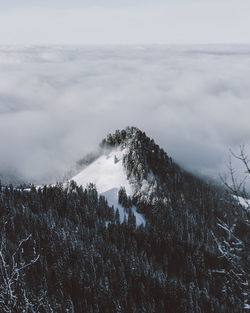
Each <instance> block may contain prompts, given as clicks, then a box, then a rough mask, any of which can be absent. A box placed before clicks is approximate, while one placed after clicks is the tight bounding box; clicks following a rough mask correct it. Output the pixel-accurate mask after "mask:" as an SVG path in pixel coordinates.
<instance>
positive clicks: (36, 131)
mask: <svg viewBox="0 0 250 313" xmlns="http://www.w3.org/2000/svg"><path fill="white" fill-rule="evenodd" d="M249 68H250V46H246V45H244V46H181V47H174V46H162V45H161V46H139V45H137V46H133V47H108V46H107V47H82V48H81V47H78V48H77V47H54V48H53V47H23V48H21V47H20V48H13V47H2V48H0V134H1V136H0V147H1V149H0V173H4V172H5V173H6V172H7V173H10V172H11V173H18V175H19V176H20V177H25V178H27V179H28V180H29V181H35V182H39V183H41V182H53V181H55V180H56V179H57V178H58V177H60V176H62V175H63V174H64V172H65V171H66V170H67V169H68V168H70V167H71V166H72V165H73V164H74V162H75V161H76V160H77V159H80V158H81V157H83V156H84V155H85V154H86V153H88V152H89V151H91V150H95V149H96V147H97V145H98V143H99V142H100V141H101V140H102V138H103V137H104V136H105V135H106V134H107V133H109V132H111V133H112V132H114V131H115V130H116V129H121V128H124V127H126V126H128V125H133V126H137V127H139V128H141V129H142V130H144V131H146V133H147V134H148V135H149V136H150V137H153V138H154V139H155V141H156V142H157V143H159V144H160V145H161V146H162V147H163V148H164V149H165V150H166V152H167V153H168V154H169V155H170V156H172V157H174V159H175V160H176V161H178V162H179V163H180V164H181V165H183V166H184V167H185V168H187V169H189V170H191V171H194V172H196V173H197V172H198V173H201V174H206V175H211V176H212V177H214V178H217V177H218V174H219V173H224V172H226V171H227V167H226V166H227V163H228V149H229V148H233V149H234V150H235V151H237V149H238V146H239V145H240V144H242V143H246V144H248V143H250V123H249V116H250V105H249V98H250V89H249V86H250V76H249Z"/></svg>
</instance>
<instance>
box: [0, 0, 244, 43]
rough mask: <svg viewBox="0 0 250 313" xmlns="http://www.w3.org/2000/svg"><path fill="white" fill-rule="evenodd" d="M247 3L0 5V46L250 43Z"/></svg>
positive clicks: (179, 0)
mask: <svg viewBox="0 0 250 313" xmlns="http://www.w3.org/2000/svg"><path fill="white" fill-rule="evenodd" d="M249 16H250V1H249V0H175V1H173V0H154V1H153V0H133V1H132V0H126V1H121V0H99V1H98V0H85V1H80V0H70V1H68V0H43V1H38V0H25V1H20V0H11V1H6V0H1V1H0V44H15V45H18V44H152V43H169V44H191V43H199V44H201V43H250V36H249V33H250V19H249Z"/></svg>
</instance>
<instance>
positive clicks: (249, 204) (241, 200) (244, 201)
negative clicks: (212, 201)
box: [234, 196, 250, 209]
mask: <svg viewBox="0 0 250 313" xmlns="http://www.w3.org/2000/svg"><path fill="white" fill-rule="evenodd" d="M234 198H235V199H237V200H238V201H239V203H240V204H241V205H242V206H243V207H245V208H246V209H249V207H250V199H245V198H242V197H239V196H238V197H237V196H234Z"/></svg>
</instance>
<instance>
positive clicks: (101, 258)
mask: <svg viewBox="0 0 250 313" xmlns="http://www.w3.org/2000/svg"><path fill="white" fill-rule="evenodd" d="M101 147H102V148H103V150H110V149H114V148H117V147H120V149H127V150H126V151H127V152H126V154H125V155H124V157H123V160H122V162H123V165H124V170H125V173H126V175H127V178H128V180H129V182H130V184H131V186H132V187H133V190H134V194H133V197H132V198H131V199H130V198H126V191H125V190H124V189H122V190H120V193H119V200H120V201H119V202H120V203H121V204H123V205H124V207H125V210H126V211H127V217H126V218H125V219H124V221H122V222H121V220H120V217H119V211H118V210H116V208H114V207H110V206H109V204H108V202H107V201H106V199H105V198H104V197H103V196H102V195H99V194H98V193H97V190H96V188H95V186H94V185H93V184H89V186H88V187H87V188H86V189H85V187H84V186H83V187H82V186H78V185H77V184H76V183H75V182H74V181H70V182H68V183H64V184H63V183H58V184H56V185H53V186H42V187H35V186H29V188H27V186H26V188H25V187H24V186H19V187H18V188H13V187H12V186H0V217H1V242H2V244H1V250H0V269H1V271H0V312H1V313H2V312H3V313H6V312H41V313H42V312H58V313H65V312H77V313H81V312H82V313H85V312H90V313H92V312H93V313H111V312H113V313H130V312H131V313H142V312H145V313H203V312H204V313H218V312H220V313H224V312H225V313H229V312H230V313H241V312H246V309H244V307H245V308H246V303H245V301H246V293H247V292H248V289H247V287H248V286H247V275H246V271H247V266H248V258H247V257H248V251H249V250H248V249H249V246H248V242H249V223H248V222H247V216H246V213H245V211H244V210H243V208H242V206H240V205H239V203H238V201H237V199H235V198H233V197H232V196H231V195H230V194H229V193H228V192H227V191H225V190H224V189H223V188H222V187H218V186H213V185H211V184H208V183H206V182H204V181H203V180H202V179H199V178H197V177H195V176H193V175H192V174H190V173H187V172H186V171H184V170H183V169H181V168H180V167H179V166H178V165H177V164H176V163H175V162H174V161H173V160H172V159H171V158H170V157H169V156H168V155H167V154H166V153H165V152H164V151H163V150H162V149H161V148H160V147H159V146H158V145H156V144H155V143H154V141H153V140H152V139H150V138H148V137H147V136H146V135H145V133H143V132H141V131H140V130H139V129H137V128H134V127H132V128H126V129H125V130H122V131H116V132H115V134H114V135H108V136H107V138H106V139H104V140H103V141H102V143H101ZM115 161H116V160H114V162H115ZM83 162H84V161H83ZM90 183H91V182H90ZM132 205H133V206H135V207H136V210H137V211H138V212H139V213H141V214H143V216H144V218H145V220H146V223H145V225H144V224H142V225H140V226H137V225H136V220H135V216H134V214H133V212H132V210H131V206H132ZM232 225H234V226H233V228H232V227H231V226H232ZM230 227H231V228H230ZM230 229H231V230H230ZM22 239H27V240H25V241H24V242H21V240H22ZM15 251H16V252H15ZM25 265H27V266H25ZM18 269H20V271H19V270H18ZM17 272H18V274H17ZM11 279H12V280H11ZM7 309H8V310H9V311H7Z"/></svg>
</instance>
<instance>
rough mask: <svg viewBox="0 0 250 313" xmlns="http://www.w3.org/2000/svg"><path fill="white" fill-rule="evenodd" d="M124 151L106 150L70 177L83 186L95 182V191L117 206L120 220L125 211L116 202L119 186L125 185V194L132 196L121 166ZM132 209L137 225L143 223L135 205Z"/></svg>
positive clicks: (125, 150) (122, 218) (143, 220)
mask: <svg viewBox="0 0 250 313" xmlns="http://www.w3.org/2000/svg"><path fill="white" fill-rule="evenodd" d="M126 153H127V149H123V150H121V149H116V150H112V151H109V152H106V153H105V154H104V155H101V156H100V157H99V158H98V159H96V160H95V161H94V162H93V163H91V164H90V165H89V166H87V167H86V168H84V169H83V170H82V171H81V172H80V173H79V174H77V175H76V176H74V177H73V178H72V180H74V181H75V182H76V183H77V184H78V185H82V186H83V187H86V186H87V185H88V184H89V183H93V184H95V185H96V189H97V191H98V192H99V193H100V194H101V195H103V196H104V197H105V198H106V199H107V201H108V203H109V205H110V206H112V205H113V206H114V208H115V209H116V208H118V210H119V213H120V219H121V221H123V220H124V217H125V215H127V213H126V212H125V210H124V208H123V207H122V206H121V205H120V204H119V203H118V191H119V189H120V188H121V187H125V189H126V193H127V195H128V196H130V197H132V196H133V190H132V187H131V185H130V183H129V181H128V179H127V175H126V173H125V171H124V167H123V156H124V155H125V154H126ZM132 211H133V213H134V215H135V217H136V224H137V225H138V226H139V225H141V224H145V219H144V217H143V216H142V215H141V214H139V213H137V212H136V208H135V207H132Z"/></svg>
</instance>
